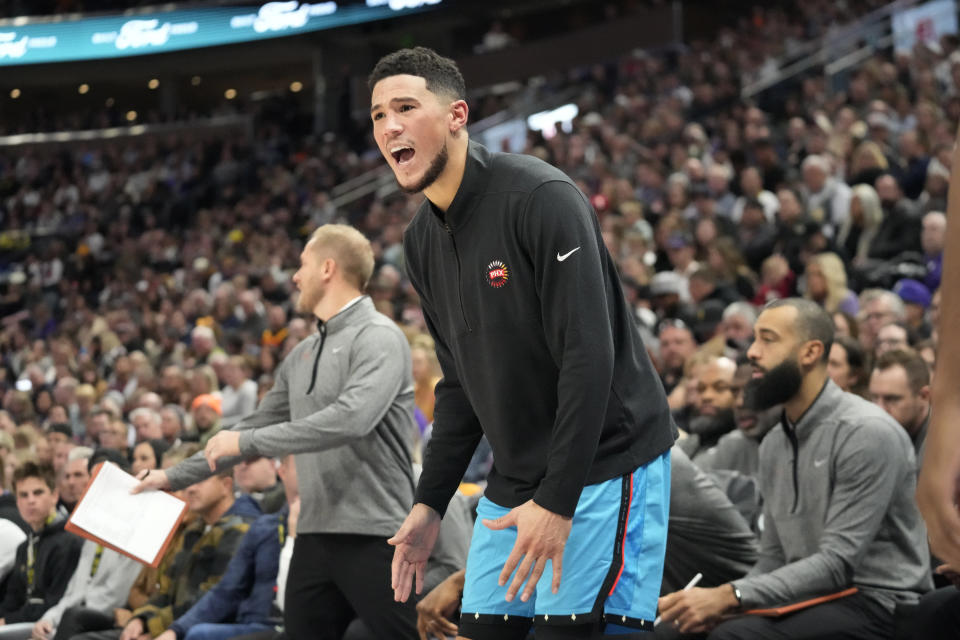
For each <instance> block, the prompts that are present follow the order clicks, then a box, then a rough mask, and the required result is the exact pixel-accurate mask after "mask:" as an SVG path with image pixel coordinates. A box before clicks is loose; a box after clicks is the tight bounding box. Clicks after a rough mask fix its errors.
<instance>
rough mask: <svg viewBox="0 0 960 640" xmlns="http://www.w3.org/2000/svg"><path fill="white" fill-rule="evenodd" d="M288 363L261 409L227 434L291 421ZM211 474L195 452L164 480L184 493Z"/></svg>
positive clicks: (222, 463)
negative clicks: (185, 489) (183, 490)
mask: <svg viewBox="0 0 960 640" xmlns="http://www.w3.org/2000/svg"><path fill="white" fill-rule="evenodd" d="M287 386H288V379H287V360H284V361H283V362H282V363H280V366H279V367H278V368H277V376H276V379H275V380H274V382H273V387H271V389H270V391H268V392H267V393H266V395H265V396H263V400H262V401H261V402H260V406H258V407H257V409H256V411H254V412H253V413H252V414H250V415H249V416H247V417H245V418H243V419H242V420H240V421H239V422H237V423H236V424H235V425H233V426H232V427H230V431H246V430H250V429H258V428H262V427H266V426H268V425H272V424H277V423H282V422H285V421H287V420H289V419H290V402H289V396H288V395H287V394H288V389H287ZM241 460H243V456H234V457H231V458H223V459H221V460H218V461H217V469H219V470H222V469H227V468H230V467H232V466H234V465H236V464H238V463H239V462H240V461H241ZM211 475H213V472H212V471H210V466H209V465H208V464H207V459H206V458H205V457H204V456H203V451H198V452H197V453H196V454H194V455H193V456H191V457H189V458H187V459H186V460H184V461H183V462H180V463H179V464H177V465H175V466H173V467H171V468H170V469H167V479H168V480H169V481H170V487H171V489H173V490H178V489H183V488H185V487H189V486H190V485H192V484H195V483H197V482H200V481H202V480H206V479H207V478H209V477H210V476H211Z"/></svg>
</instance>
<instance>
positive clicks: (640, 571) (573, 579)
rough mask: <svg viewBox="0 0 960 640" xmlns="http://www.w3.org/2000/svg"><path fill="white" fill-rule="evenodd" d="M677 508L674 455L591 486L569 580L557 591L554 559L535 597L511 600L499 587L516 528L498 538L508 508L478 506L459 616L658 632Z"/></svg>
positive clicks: (567, 553)
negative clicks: (672, 514)
mask: <svg viewBox="0 0 960 640" xmlns="http://www.w3.org/2000/svg"><path fill="white" fill-rule="evenodd" d="M669 507H670V452H669V451H667V452H666V453H664V454H663V455H661V456H660V457H658V458H656V459H654V460H652V461H651V462H649V463H647V464H646V465H644V466H642V467H639V468H638V469H636V470H635V471H634V472H633V473H631V474H629V475H625V476H623V477H622V478H615V479H613V480H608V481H606V482H601V483H599V484H594V485H589V486H586V487H584V489H583V493H581V495H580V501H579V502H578V503H577V509H576V512H575V513H574V516H573V523H572V527H571V530H570V537H569V538H568V539H567V545H566V548H565V550H564V553H563V577H562V580H561V583H560V589H559V590H558V592H557V593H553V592H552V591H551V588H550V586H551V582H552V577H553V565H552V563H551V562H550V561H549V560H548V561H547V565H546V568H545V570H544V572H543V575H542V576H541V578H540V582H539V583H538V585H537V588H536V590H535V592H534V595H533V596H532V597H531V598H530V599H529V600H528V601H527V602H522V601H521V600H520V595H519V594H517V596H516V597H514V599H513V601H512V602H507V601H506V600H505V596H506V593H507V588H508V587H509V585H510V582H509V581H508V582H507V584H506V585H504V586H502V587H501V586H499V585H498V584H497V580H498V578H499V576H500V572H501V571H502V570H503V565H504V564H505V563H506V561H507V557H508V556H509V555H510V551H511V550H512V549H513V544H514V541H515V540H516V537H517V529H516V527H511V528H509V529H504V530H501V531H493V530H491V529H488V528H487V527H486V526H484V525H483V522H482V520H483V519H484V518H488V519H491V520H494V519H496V518H499V517H501V516H503V515H504V514H506V513H507V512H508V511H509V509H507V508H506V507H501V506H499V505H496V504H494V503H493V502H491V501H490V500H487V498H486V497H483V498H481V499H480V503H479V504H478V505H477V522H476V525H475V526H474V530H473V540H472V542H471V544H470V554H469V556H468V557H467V575H466V580H465V585H464V591H463V602H462V604H461V607H460V610H461V615H460V620H461V624H462V625H472V624H500V625H504V624H505V625H508V626H521V625H530V624H531V623H533V624H536V625H538V626H539V625H543V624H546V625H554V624H558V625H560V624H563V625H569V624H585V623H590V622H595V621H597V620H598V618H599V617H600V616H602V617H603V620H604V621H605V622H607V623H608V624H613V625H617V626H624V627H630V628H633V629H643V630H652V629H653V620H654V618H655V617H656V615H657V598H658V596H659V595H660V582H661V580H662V578H663V558H664V553H665V551H666V544H667V516H668V513H669Z"/></svg>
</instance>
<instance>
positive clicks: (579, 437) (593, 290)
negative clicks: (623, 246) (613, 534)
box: [520, 181, 615, 517]
mask: <svg viewBox="0 0 960 640" xmlns="http://www.w3.org/2000/svg"><path fill="white" fill-rule="evenodd" d="M520 237H521V242H522V244H523V247H524V249H525V251H526V252H527V255H528V256H529V258H530V260H531V262H532V265H533V270H534V278H535V280H536V282H535V286H536V289H537V291H538V293H539V296H540V305H541V316H542V318H543V331H544V338H545V339H546V343H547V345H548V348H549V349H550V353H551V355H552V356H553V360H554V362H555V363H556V366H557V368H558V369H559V375H558V380H557V415H556V418H555V421H554V426H553V433H552V436H551V440H550V444H549V448H548V454H547V468H546V474H545V476H544V478H543V480H542V481H541V482H540V486H539V488H538V489H537V491H536V493H535V494H534V496H533V500H534V502H536V503H537V504H538V505H540V506H541V507H543V508H545V509H547V510H549V511H553V512H554V513H558V514H560V515H563V516H568V517H572V516H573V513H574V511H575V509H576V506H577V501H578V500H579V499H580V492H581V491H582V490H583V485H584V483H585V482H586V479H587V474H588V473H589V471H590V467H591V465H592V464H593V459H594V457H595V455H596V450H597V445H598V443H599V441H600V432H601V430H602V428H603V420H604V414H605V412H606V408H607V399H608V398H609V396H610V393H611V389H610V387H611V383H612V380H613V330H612V327H611V322H610V317H609V311H608V309H609V307H608V301H607V294H606V278H607V277H614V278H615V275H613V274H609V273H605V269H607V268H608V265H607V260H608V259H607V256H606V248H605V247H604V245H603V241H602V238H601V236H600V233H599V229H598V226H597V221H596V215H595V214H594V212H593V208H592V207H591V206H590V204H589V203H588V202H587V201H586V198H585V197H584V195H583V194H582V193H581V192H580V191H579V190H578V189H577V188H576V187H574V186H573V185H571V184H569V183H567V182H561V181H554V182H548V183H545V184H543V185H542V186H540V187H539V188H537V189H536V190H535V191H534V192H533V193H532V194H531V195H530V199H529V202H528V203H527V206H526V209H525V211H524V214H523V217H522V218H521V221H520Z"/></svg>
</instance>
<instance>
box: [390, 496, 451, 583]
mask: <svg viewBox="0 0 960 640" xmlns="http://www.w3.org/2000/svg"><path fill="white" fill-rule="evenodd" d="M438 535H440V514H439V513H437V512H436V511H434V509H433V508H432V507H428V506H427V505H425V504H422V503H417V504H415V505H413V509H411V510H410V513H409V514H408V515H407V519H406V520H404V521H403V524H402V525H400V529H398V530H397V533H396V535H394V536H393V537H392V538H390V539H389V540H387V543H388V544H391V545H393V546H394V547H396V549H394V552H393V563H392V564H391V566H390V573H391V580H390V585H391V588H392V589H393V599H394V600H396V601H397V602H406V601H407V598H409V597H410V583H411V580H413V579H414V577H415V578H416V582H417V585H416V589H417V593H420V592H421V591H423V581H424V579H425V578H426V575H427V559H428V558H429V557H430V554H431V553H432V552H433V545H434V544H436V542H437V536H438Z"/></svg>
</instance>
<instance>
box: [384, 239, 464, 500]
mask: <svg viewBox="0 0 960 640" xmlns="http://www.w3.org/2000/svg"><path fill="white" fill-rule="evenodd" d="M403 249H404V255H405V264H406V265H407V276H408V277H409V278H410V283H411V284H412V285H413V288H414V289H415V290H416V292H417V295H418V296H419V297H420V306H421V307H422V308H423V316H424V319H425V320H426V323H427V330H428V331H429V332H430V335H431V336H432V337H433V341H434V344H435V347H436V352H437V361H438V362H439V363H440V371H441V373H442V374H443V377H442V378H441V380H440V382H438V383H437V386H436V389H435V390H434V395H435V396H436V402H435V404H434V408H433V431H432V432H431V435H430V440H429V442H427V449H426V451H425V453H424V456H423V472H422V473H421V474H420V481H419V482H418V483H417V491H416V497H415V498H414V501H415V502H420V503H423V504H425V505H427V506H428V507H431V508H432V509H434V510H435V511H436V512H437V513H439V514H440V515H441V517H442V516H443V515H444V514H445V513H446V511H447V506H448V505H449V504H450V498H452V497H453V494H454V492H455V491H456V490H457V487H458V486H459V485H460V481H461V480H462V479H463V474H464V473H465V472H466V470H467V466H468V465H469V464H470V458H471V457H472V456H473V452H474V451H475V450H476V448H477V444H478V443H479V442H480V438H482V437H483V430H482V429H481V427H480V420H479V419H477V414H476V413H475V412H474V410H473V406H472V405H471V404H470V400H469V399H468V398H467V394H466V392H464V390H463V387H462V386H461V384H460V379H459V377H458V376H457V368H456V364H454V360H453V355H452V354H451V352H450V349H449V347H448V346H447V343H446V341H445V340H444V338H443V336H442V335H441V334H440V331H439V330H438V324H437V321H436V315H435V313H434V310H433V307H432V304H431V301H430V299H429V296H428V295H425V292H424V290H423V289H422V287H421V285H420V284H419V278H418V275H419V274H418V269H417V264H418V262H417V260H418V256H417V255H415V251H414V250H412V249H411V241H410V240H409V238H408V239H406V241H405V242H404V243H403Z"/></svg>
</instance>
